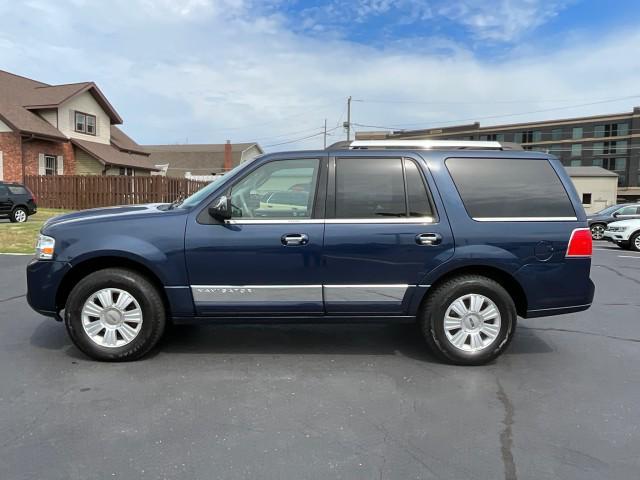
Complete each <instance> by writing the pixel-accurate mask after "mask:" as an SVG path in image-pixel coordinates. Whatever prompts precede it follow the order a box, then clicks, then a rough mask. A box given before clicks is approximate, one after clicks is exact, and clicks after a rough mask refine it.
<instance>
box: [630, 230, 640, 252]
mask: <svg viewBox="0 0 640 480" xmlns="http://www.w3.org/2000/svg"><path fill="white" fill-rule="evenodd" d="M629 250H633V251H634V252H640V232H636V233H634V234H633V235H631V238H629Z"/></svg>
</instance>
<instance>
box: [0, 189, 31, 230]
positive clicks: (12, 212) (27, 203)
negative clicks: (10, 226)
mask: <svg viewBox="0 0 640 480" xmlns="http://www.w3.org/2000/svg"><path fill="white" fill-rule="evenodd" d="M37 211H38V206H37V205H36V198H35V197H34V196H33V194H32V193H31V191H30V190H29V189H28V188H27V187H25V186H24V185H20V184H18V183H7V182H0V217H9V220H11V221H12V222H13V223H24V222H26V221H27V220H28V218H29V216H30V215H33V214H34V213H36V212H37Z"/></svg>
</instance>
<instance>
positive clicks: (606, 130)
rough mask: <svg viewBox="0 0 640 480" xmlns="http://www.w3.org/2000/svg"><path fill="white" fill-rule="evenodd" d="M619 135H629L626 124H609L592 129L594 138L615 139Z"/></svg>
mask: <svg viewBox="0 0 640 480" xmlns="http://www.w3.org/2000/svg"><path fill="white" fill-rule="evenodd" d="M620 135H629V124H628V123H610V124H607V125H596V126H595V127H593V136H594V137H617V136H620Z"/></svg>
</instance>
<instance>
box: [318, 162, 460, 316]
mask: <svg viewBox="0 0 640 480" xmlns="http://www.w3.org/2000/svg"><path fill="white" fill-rule="evenodd" d="M378 153H379V152H378ZM423 168H425V167H424V164H423V161H422V159H421V158H419V157H411V156H402V155H399V156H391V155H390V156H381V155H379V154H378V155H376V152H373V153H372V154H369V155H363V156H354V155H345V156H344V157H337V158H331V159H330V160H329V184H328V187H327V219H326V225H325V238H324V251H323V266H324V274H323V277H324V285H323V286H324V301H325V310H326V312H327V313H328V314H333V315H340V314H367V315H404V314H407V313H408V309H409V304H410V301H411V298H412V296H413V295H414V294H416V292H423V291H424V290H426V288H427V286H426V285H420V284H419V282H420V280H421V279H422V278H424V277H425V275H426V274H427V273H428V272H429V271H431V270H433V269H434V268H435V267H437V266H438V265H440V264H441V263H442V262H443V261H446V259H448V258H449V257H451V256H452V255H453V236H452V233H451V229H450V227H449V225H448V223H447V221H446V217H445V216H444V209H443V208H442V206H441V203H440V200H439V198H437V197H436V196H434V195H433V194H432V193H431V192H433V191H434V189H433V181H432V180H431V179H430V177H429V176H428V171H426V170H423ZM425 173H426V175H425ZM434 200H437V201H434Z"/></svg>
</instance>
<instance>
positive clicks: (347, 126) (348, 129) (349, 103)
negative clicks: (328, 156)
mask: <svg viewBox="0 0 640 480" xmlns="http://www.w3.org/2000/svg"><path fill="white" fill-rule="evenodd" d="M342 125H343V126H344V128H346V129H347V142H348V141H349V140H351V95H349V98H347V121H346V122H344V123H343V124H342Z"/></svg>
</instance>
